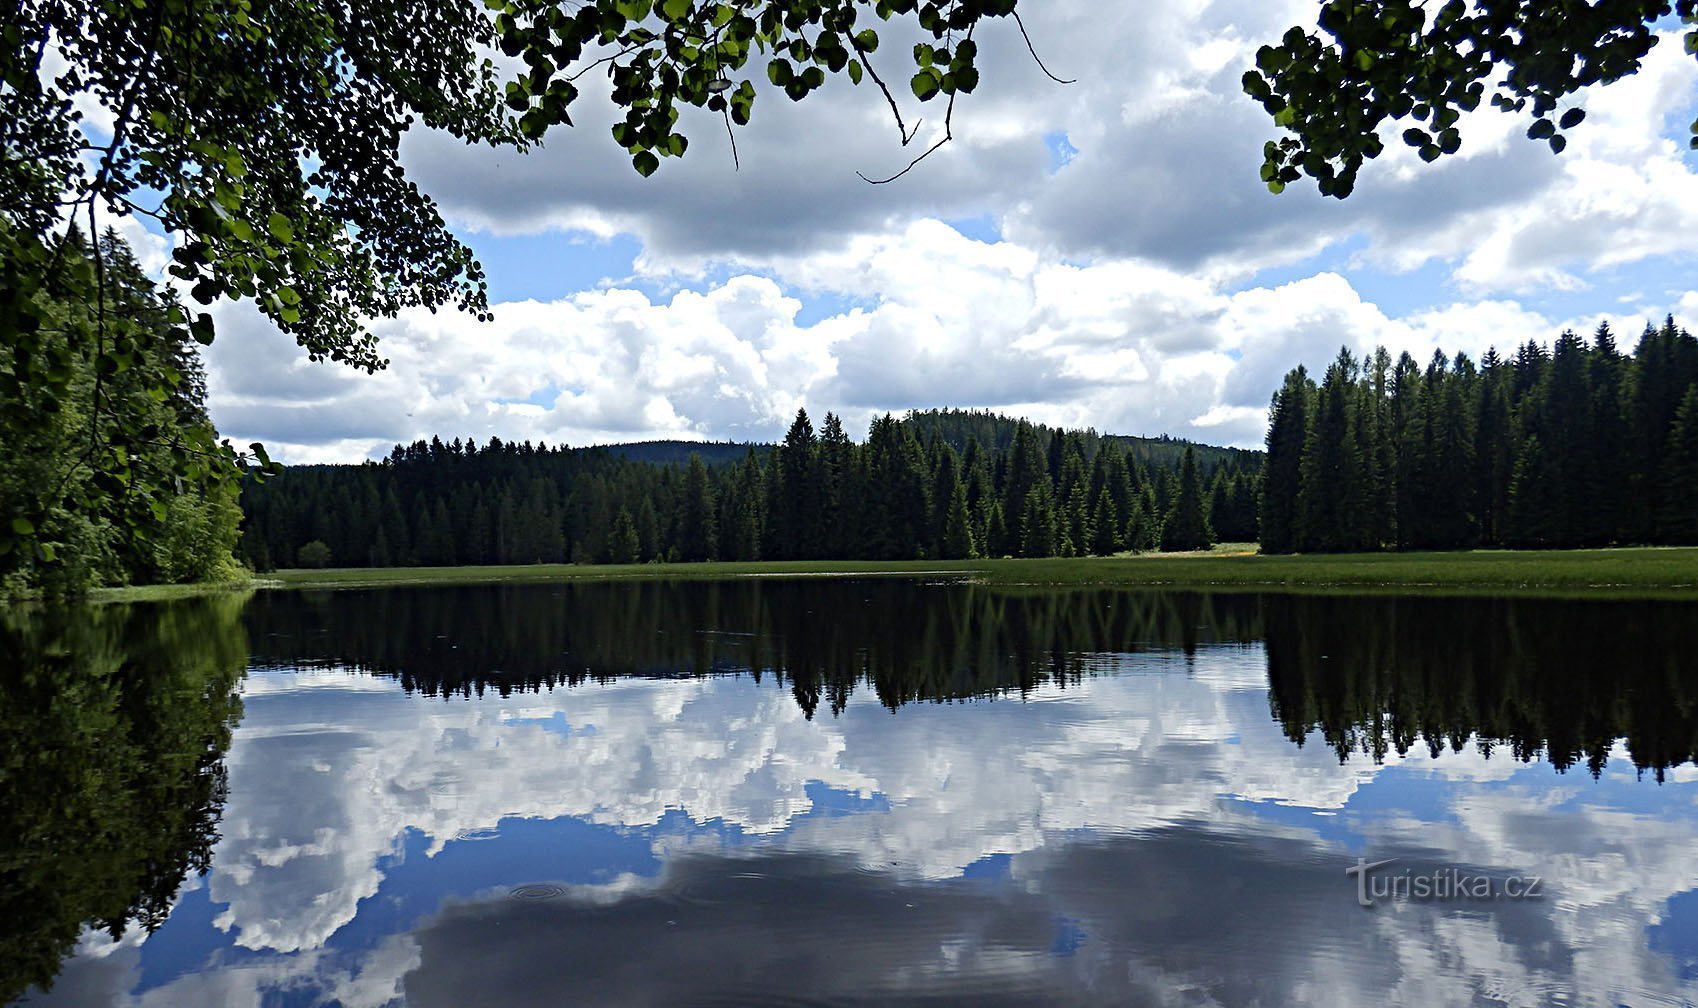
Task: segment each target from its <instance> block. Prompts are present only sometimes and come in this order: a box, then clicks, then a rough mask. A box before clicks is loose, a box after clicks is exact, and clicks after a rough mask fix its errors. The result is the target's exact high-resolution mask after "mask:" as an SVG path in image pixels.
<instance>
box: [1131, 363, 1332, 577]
mask: <svg viewBox="0 0 1698 1008" xmlns="http://www.w3.org/2000/svg"><path fill="white" fill-rule="evenodd" d="M1313 388H1314V385H1313V383H1311V382H1310V381H1309V376H1308V372H1307V371H1305V370H1304V369H1303V367H1302V366H1301V365H1299V366H1298V367H1297V368H1295V369H1293V370H1292V371H1290V372H1288V373H1287V374H1286V376H1285V383H1284V384H1283V385H1281V386H1280V390H1279V391H1278V392H1275V393H1274V397H1273V405H1272V406H1271V407H1270V408H1269V411H1268V412H1269V424H1268V437H1267V448H1268V455H1267V461H1266V462H1265V463H1264V464H1263V467H1262V495H1261V526H1262V549H1263V551H1265V552H1268V553H1291V552H1293V551H1295V550H1296V549H1297V546H1298V538H1297V535H1298V511H1297V495H1298V492H1299V490H1300V489H1301V488H1302V485H1303V477H1302V471H1303V446H1304V444H1305V443H1306V441H1307V439H1308V435H1309V400H1310V396H1311V390H1312V389H1313ZM1127 547H1128V548H1130V549H1139V548H1141V547H1140V546H1138V545H1135V544H1133V543H1132V542H1130V541H1128V543H1127Z"/></svg>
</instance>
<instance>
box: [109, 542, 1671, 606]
mask: <svg viewBox="0 0 1698 1008" xmlns="http://www.w3.org/2000/svg"><path fill="white" fill-rule="evenodd" d="M841 577H911V578H949V579H959V580H961V581H964V582H969V583H973V584H981V585H987V586H994V587H1003V588H1026V589H1045V588H1118V589H1138V588H1159V589H1168V590H1197V591H1217V592H1218V591H1247V592H1270V593H1288V592H1304V593H1317V592H1318V593H1325V594H1408V595H1517V596H1548V597H1559V598H1599V599H1622V598H1662V599H1692V600H1698V547H1674V546H1657V547H1625V548H1609V549H1591V550H1473V551H1465V552H1452V553H1351V554H1291V555H1278V556H1264V555H1261V554H1257V553H1250V552H1248V551H1247V550H1246V549H1245V548H1244V546H1243V544H1230V545H1227V546H1223V547H1217V548H1216V550H1215V551H1212V552H1197V553H1149V554H1137V555H1132V554H1123V555H1119V556H1113V557H1048V558H1033V559H1006V558H1004V559H992V560H953V561H939V560H897V561H873V560H819V561H812V560H792V561H741V562H713V563H671V564H625V565H616V564H583V565H578V564H534V565H515V566H485V567H379V568H333V569H325V570H305V569H296V570H284V571H277V572H274V573H271V574H267V575H263V576H259V577H255V578H253V579H251V580H248V581H238V582H225V583H218V584H206V585H146V586H132V587H122V588H102V589H96V590H95V591H94V592H93V593H91V595H90V597H89V600H90V601H92V602H96V603H107V602H138V601H156V600H162V599H170V598H181V597H192V596H197V595H203V594H208V593H213V592H222V591H243V590H292V591H316V590H338V589H353V588H381V587H407V586H417V587H424V586H445V585H457V584H548V583H565V582H577V581H622V580H670V581H709V580H720V579H748V578H756V579H768V578H771V579H784V578H841Z"/></svg>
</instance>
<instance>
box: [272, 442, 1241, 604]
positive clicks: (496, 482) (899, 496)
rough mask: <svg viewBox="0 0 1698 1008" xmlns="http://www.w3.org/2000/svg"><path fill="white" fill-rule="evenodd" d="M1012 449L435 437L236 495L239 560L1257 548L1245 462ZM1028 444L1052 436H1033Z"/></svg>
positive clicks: (1086, 447)
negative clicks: (678, 452)
mask: <svg viewBox="0 0 1698 1008" xmlns="http://www.w3.org/2000/svg"><path fill="white" fill-rule="evenodd" d="M999 419H1000V420H1001V423H1002V424H1003V425H1005V426H1006V427H1007V428H1008V430H1009V436H1008V438H1007V440H1006V444H1005V445H1003V446H1001V447H998V446H997V445H996V443H995V440H994V439H993V441H992V443H991V444H989V445H987V444H986V443H984V442H981V441H980V440H979V439H978V438H977V437H976V436H973V435H971V434H969V435H968V436H967V437H966V440H965V441H964V442H952V440H951V439H950V438H949V437H946V436H944V433H943V432H941V431H937V430H931V431H928V430H927V429H926V421H925V420H924V419H916V418H915V417H909V418H905V419H896V418H894V417H891V416H889V415H886V416H883V417H880V418H879V419H877V420H875V421H874V422H873V424H872V426H871V429H870V431H869V432H868V436H867V439H866V441H865V442H862V443H856V442H854V441H852V440H851V439H850V438H849V436H848V434H847V433H846V432H845V431H844V429H843V425H842V424H841V422H839V420H838V419H837V417H836V416H834V415H832V414H829V413H828V414H826V416H825V419H824V421H823V423H822V424H821V426H820V428H819V429H818V430H817V431H816V430H815V428H814V425H813V423H812V421H811V419H810V418H809V417H808V414H807V411H806V410H800V411H798V413H797V415H796V419H795V421H794V422H793V423H792V424H791V426H790V429H789V432H788V433H787V434H786V436H785V438H784V440H783V442H782V443H780V444H778V445H776V446H759V447H757V446H751V447H749V448H748V449H746V450H745V452H744V454H743V456H742V457H741V458H739V459H737V460H736V461H733V462H729V463H726V464H722V465H716V466H709V465H707V464H706V463H704V462H703V461H702V460H701V458H700V457H691V458H690V460H689V462H688V464H686V465H683V466H677V465H655V464H650V463H646V462H642V461H638V460H632V459H629V458H624V457H621V456H620V455H619V454H618V453H617V451H615V450H610V449H607V448H583V449H569V448H566V447H561V446H555V447H550V446H547V445H533V444H531V443H529V442H524V443H514V442H503V441H501V440H499V439H497V438H491V439H490V441H489V442H488V443H487V444H484V445H482V446H480V445H478V444H476V443H475V442H472V441H469V440H461V439H458V438H456V439H454V440H453V441H450V442H446V443H445V442H443V441H442V440H441V439H440V438H433V439H431V440H430V441H428V442H426V441H419V442H415V443H414V444H411V445H406V446H397V447H396V448H395V449H394V451H392V452H391V453H390V455H389V457H388V458H386V459H384V460H383V461H381V462H372V463H365V464H361V465H344V466H306V467H297V468H293V469H291V470H289V471H288V472H287V473H285V474H284V475H282V476H280V477H276V478H273V479H271V480H268V481H267V482H265V483H263V484H258V485H250V486H248V487H247V488H246V491H245V495H244V499H243V506H244V510H245V511H246V514H247V526H246V531H245V534H244V538H243V542H242V554H243V557H244V559H245V560H246V561H247V562H248V563H249V564H250V565H251V566H253V567H254V568H255V569H257V570H267V569H271V568H273V567H287V566H297V565H298V566H309V567H318V566H374V567H389V566H452V565H468V564H516V563H558V562H577V563H641V562H648V561H658V560H674V561H701V560H817V559H874V560H899V559H967V558H973V557H980V556H1030V557H1047V556H1084V555H1092V554H1110V553H1116V552H1121V551H1125V550H1143V549H1154V548H1158V547H1160V548H1166V549H1196V548H1201V547H1206V546H1208V545H1210V544H1211V543H1212V542H1214V541H1216V539H1217V538H1224V539H1228V540H1235V541H1249V540H1253V539H1254V538H1255V537H1256V521H1257V517H1256V489H1257V486H1258V485H1259V482H1260V473H1259V469H1258V468H1257V467H1256V465H1255V463H1256V462H1257V461H1258V459H1257V456H1256V455H1254V454H1253V453H1240V454H1234V455H1230V456H1222V457H1220V460H1218V461H1217V462H1216V464H1214V465H1213V466H1206V465H1204V464H1203V463H1201V462H1199V461H1198V459H1197V452H1196V451H1195V450H1194V449H1193V448H1192V447H1191V446H1185V447H1184V449H1183V450H1182V451H1180V452H1179V454H1178V458H1177V459H1176V460H1175V461H1174V463H1173V464H1160V463H1145V462H1143V461H1140V460H1139V459H1137V458H1135V457H1133V455H1132V454H1131V453H1130V452H1129V451H1128V450H1127V449H1124V448H1122V447H1121V446H1120V445H1118V444H1116V443H1115V442H1114V441H1113V440H1110V439H1104V438H1094V437H1087V436H1086V435H1085V434H1084V433H1082V432H1077V431H1066V432H1061V431H1053V432H1052V431H1047V430H1045V429H1043V428H1040V427H1038V426H1036V425H1033V424H1030V423H1027V422H1025V421H1010V420H1006V419H1004V418H999ZM1041 435H1047V437H1046V436H1041Z"/></svg>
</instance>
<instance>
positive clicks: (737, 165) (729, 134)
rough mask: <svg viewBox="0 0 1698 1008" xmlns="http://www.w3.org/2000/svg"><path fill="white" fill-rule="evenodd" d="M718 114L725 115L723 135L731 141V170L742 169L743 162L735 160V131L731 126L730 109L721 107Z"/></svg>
mask: <svg viewBox="0 0 1698 1008" xmlns="http://www.w3.org/2000/svg"><path fill="white" fill-rule="evenodd" d="M719 114H720V115H722V116H724V117H725V136H726V138H727V139H729V140H730V141H731V170H732V171H742V170H743V164H742V162H741V161H739V160H737V133H736V131H735V130H733V129H732V128H731V110H730V109H724V108H722V109H720V110H719Z"/></svg>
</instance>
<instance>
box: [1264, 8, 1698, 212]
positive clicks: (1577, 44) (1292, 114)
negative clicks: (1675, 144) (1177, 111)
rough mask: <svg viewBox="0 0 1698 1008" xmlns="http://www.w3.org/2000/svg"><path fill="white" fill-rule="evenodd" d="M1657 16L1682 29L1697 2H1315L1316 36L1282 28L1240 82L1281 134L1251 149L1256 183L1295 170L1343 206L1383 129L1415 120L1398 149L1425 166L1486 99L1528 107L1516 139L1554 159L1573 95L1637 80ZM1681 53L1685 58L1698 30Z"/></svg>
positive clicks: (1280, 181) (1697, 128) (1574, 116)
mask: <svg viewBox="0 0 1698 1008" xmlns="http://www.w3.org/2000/svg"><path fill="white" fill-rule="evenodd" d="M1670 14H1678V15H1679V16H1680V17H1681V18H1682V19H1683V20H1685V21H1686V22H1687V23H1688V24H1689V25H1690V24H1694V23H1695V22H1698V0H1675V2H1674V3H1673V4H1672V5H1671V4H1670V3H1668V2H1666V0H1594V2H1587V0H1472V2H1465V0H1449V2H1447V3H1445V4H1444V5H1443V6H1441V7H1439V8H1438V10H1437V11H1436V12H1433V13H1431V14H1429V11H1428V9H1427V5H1426V4H1424V3H1421V2H1419V0H1328V2H1326V3H1324V4H1322V5H1321V12H1320V17H1319V20H1318V25H1317V27H1318V29H1319V30H1318V31H1317V30H1313V29H1309V28H1305V27H1303V26H1301V25H1299V26H1296V27H1293V28H1292V29H1290V30H1289V31H1287V32H1286V33H1285V36H1284V38H1282V39H1281V40H1280V42H1279V44H1277V45H1267V46H1263V47H1262V48H1261V49H1260V50H1259V51H1258V52H1257V54H1256V66H1255V68H1254V69H1252V70H1249V71H1247V72H1246V73H1245V74H1244V90H1245V92H1246V93H1247V94H1249V95H1250V96H1251V97H1252V98H1255V99H1256V100H1258V101H1260V102H1261V103H1262V105H1263V107H1264V108H1266V109H1267V111H1268V114H1269V115H1271V116H1272V117H1273V120H1274V123H1275V124H1276V125H1278V126H1280V127H1283V128H1284V129H1285V130H1286V131H1287V133H1286V135H1284V136H1281V137H1280V138H1278V139H1276V140H1270V141H1268V143H1267V145H1266V146H1265V147H1264V148H1263V158H1264V160H1263V164H1262V180H1263V181H1264V182H1266V183H1267V185H1268V188H1269V189H1270V190H1272V191H1273V192H1275V193H1278V192H1281V191H1283V190H1284V189H1285V187H1286V186H1287V185H1288V184H1290V183H1292V182H1295V181H1297V180H1298V179H1299V178H1300V177H1301V176H1303V175H1308V176H1309V177H1310V178H1312V179H1314V180H1315V182H1316V184H1317V186H1318V187H1319V188H1320V191H1321V192H1322V193H1323V194H1325V195H1328V196H1336V197H1338V198H1340V199H1342V198H1344V197H1346V196H1349V195H1350V193H1351V191H1352V190H1353V189H1354V188H1355V186H1356V176H1357V173H1358V171H1359V170H1360V169H1361V167H1362V163H1363V161H1364V160H1366V159H1370V158H1375V157H1378V156H1379V155H1380V154H1381V153H1382V152H1383V151H1384V149H1385V144H1386V138H1385V137H1384V136H1382V135H1381V129H1382V127H1385V126H1387V125H1388V124H1389V123H1390V122H1397V121H1403V120H1405V119H1412V120H1414V121H1413V123H1412V124H1411V125H1410V126H1409V127H1408V128H1406V129H1405V130H1404V131H1403V134H1402V137H1401V139H1402V141H1403V142H1404V143H1406V144H1408V145H1409V146H1411V147H1414V148H1415V149H1416V151H1417V152H1418V153H1419V155H1420V157H1421V159H1422V160H1423V161H1428V162H1431V161H1436V160H1438V158H1440V157H1441V156H1443V155H1445V154H1454V153H1456V152H1457V151H1458V150H1459V149H1461V146H1462V134H1461V131H1460V130H1459V128H1458V124H1459V122H1460V120H1461V118H1462V114H1463V113H1464V112H1471V111H1473V110H1474V109H1476V108H1478V107H1479V106H1480V103H1481V102H1482V101H1484V100H1486V99H1487V92H1488V91H1490V92H1491V95H1490V102H1491V104H1492V105H1493V106H1495V107H1497V108H1501V109H1505V110H1507V111H1513V112H1530V113H1531V115H1532V117H1533V122H1532V124H1531V125H1530V126H1529V127H1528V128H1527V136H1528V137H1529V138H1530V139H1533V140H1542V141H1544V142H1545V143H1547V144H1549V145H1550V148H1551V150H1553V151H1556V152H1559V153H1560V152H1561V151H1562V150H1563V148H1564V147H1565V146H1567V144H1568V140H1567V137H1566V135H1565V133H1566V131H1568V130H1570V129H1573V128H1574V127H1576V126H1578V125H1580V123H1581V121H1582V120H1583V119H1585V117H1586V112H1585V109H1583V108H1581V107H1580V106H1579V105H1577V104H1575V103H1574V101H1573V98H1574V96H1575V95H1576V94H1577V93H1578V92H1579V91H1580V90H1581V89H1583V88H1586V87H1588V86H1590V85H1593V84H1609V83H1612V82H1614V81H1617V80H1620V79H1621V78H1623V77H1625V76H1628V75H1629V74H1632V73H1634V72H1636V71H1637V70H1638V69H1639V67H1640V65H1641V63H1642V62H1643V60H1644V59H1645V56H1646V54H1648V53H1649V52H1650V51H1651V48H1652V47H1653V46H1655V45H1656V44H1657V41H1658V37H1657V32H1656V23H1657V22H1658V21H1659V20H1661V19H1663V18H1666V17H1668V16H1669V15H1670ZM1686 50H1687V52H1689V53H1695V54H1698V30H1694V31H1690V32H1688V33H1687V35H1686ZM1559 111H1560V114H1559ZM1693 130H1694V137H1693V140H1692V144H1693V146H1694V147H1695V148H1698V122H1695V123H1693Z"/></svg>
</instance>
